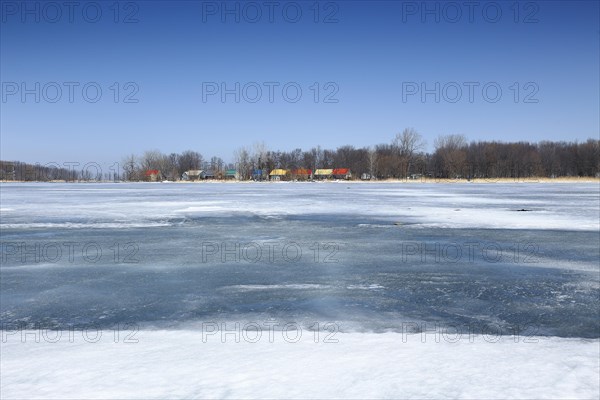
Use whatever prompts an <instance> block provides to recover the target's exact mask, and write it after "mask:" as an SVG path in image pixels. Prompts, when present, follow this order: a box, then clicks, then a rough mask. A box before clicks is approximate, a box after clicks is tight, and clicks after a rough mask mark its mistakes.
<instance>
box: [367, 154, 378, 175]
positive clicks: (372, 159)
mask: <svg viewBox="0 0 600 400" xmlns="http://www.w3.org/2000/svg"><path fill="white" fill-rule="evenodd" d="M368 164H369V175H370V178H371V179H375V178H376V177H377V151H376V150H375V149H374V148H373V147H369V152H368Z"/></svg>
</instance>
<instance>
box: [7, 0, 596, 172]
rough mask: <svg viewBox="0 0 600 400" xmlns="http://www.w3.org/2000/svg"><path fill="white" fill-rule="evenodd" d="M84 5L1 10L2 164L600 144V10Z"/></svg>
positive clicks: (555, 6) (586, 4) (18, 5)
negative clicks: (454, 144) (422, 145)
mask: <svg viewBox="0 0 600 400" xmlns="http://www.w3.org/2000/svg"><path fill="white" fill-rule="evenodd" d="M74 3H77V4H74ZM74 3H73V4H72V5H66V4H71V3H68V2H63V1H59V2H50V3H47V2H15V1H2V2H1V4H2V7H1V12H2V21H1V35H0V46H1V50H0V66H1V81H2V102H1V103H0V105H1V107H2V109H1V125H0V128H1V139H0V144H1V150H0V158H1V159H3V160H21V161H27V162H40V163H46V162H50V161H53V162H58V163H62V162H65V161H80V162H90V161H94V162H99V163H109V162H112V161H120V160H121V159H122V158H123V156H124V155H126V154H128V153H132V152H133V153H138V154H139V153H141V152H143V151H144V150H150V149H159V150H161V151H163V152H166V153H170V152H179V151H182V150H186V149H192V150H196V151H199V152H201V153H202V154H203V156H204V157H205V158H207V157H210V156H212V155H216V156H220V157H222V158H224V159H225V160H226V161H230V160H231V159H232V153H233V151H234V149H236V148H238V147H240V146H242V145H252V144H253V143H254V142H257V141H264V142H265V143H266V144H267V146H268V147H269V148H270V149H281V150H289V149H293V148H296V147H302V148H304V149H308V148H310V147H311V146H315V145H321V146H322V147H325V148H334V147H337V146H341V145H345V144H351V145H354V146H367V145H372V144H377V143H383V142H386V143H388V142H390V140H391V139H392V137H393V136H394V135H395V134H396V133H397V132H399V131H401V130H402V129H403V128H405V127H414V128H415V129H417V131H419V132H420V133H421V134H422V135H423V136H424V137H425V138H426V139H427V141H428V143H429V149H431V147H432V144H433V141H434V139H435V137H437V136H438V135H441V134H455V133H456V134H464V135H466V136H467V138H468V139H470V140H477V139H482V140H492V139H493V140H503V141H514V140H529V141H539V140H545V139H548V140H580V141H581V140H586V139H587V138H590V137H592V138H598V137H599V132H600V128H599V111H598V110H599V109H600V104H599V96H600V95H599V92H600V89H599V88H600V83H599V74H600V73H599V71H600V65H599V52H600V50H599V49H600V27H599V19H600V11H599V5H598V4H599V2H597V1H581V2H577V1H568V2H559V1H540V2H524V1H522V2H514V1H498V2H479V1H473V2H468V1H459V2H435V1H430V2H420V1H419V2H401V1H397V2H393V1H381V2H378V1H369V2H359V1H339V2H328V1H324V2H319V3H315V2H314V1H312V0H311V1H296V2H287V1H272V2H270V1H258V2H249V3H248V2H226V3H224V2H220V1H219V2H211V1H209V2H202V1H182V2H161V1H137V2H119V3H115V2H114V1H112V0H111V1H106V2H104V1H97V2H86V1H79V2H74ZM299 13H301V15H300V14H299ZM236 19H237V20H236ZM115 20H116V21H117V22H115ZM115 83H116V85H115ZM315 83H316V85H315ZM236 84H238V85H239V90H236ZM84 88H85V89H84ZM284 88H285V89H284ZM317 88H318V90H317ZM484 88H485V89H484ZM98 89H99V90H101V92H102V93H101V97H98V96H97V90H98ZM223 89H225V90H228V92H225V96H224V97H222V94H223ZM258 89H260V96H259V91H258ZM298 89H300V90H301V91H302V94H301V96H298V95H297V91H298ZM423 90H425V95H424V96H422V95H423ZM498 90H501V94H499V93H498ZM236 92H237V93H236ZM236 96H237V97H239V99H236ZM271 96H272V98H270V97H271ZM36 97H39V98H36ZM436 97H437V98H436ZM38 100H39V102H38ZM236 100H239V102H237V101H236ZM131 101H133V102H131ZM135 101H137V102H135Z"/></svg>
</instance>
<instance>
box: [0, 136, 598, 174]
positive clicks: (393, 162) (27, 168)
mask: <svg viewBox="0 0 600 400" xmlns="http://www.w3.org/2000/svg"><path fill="white" fill-rule="evenodd" d="M425 145H426V142H425V140H424V139H423V137H422V135H420V134H419V133H418V132H417V131H416V130H414V129H412V128H407V129H405V130H404V131H402V132H401V133H398V134H397V135H396V136H395V137H394V138H393V140H392V141H391V142H390V143H384V144H378V145H375V146H371V147H361V148H355V147H354V146H351V145H345V146H341V147H338V148H337V149H322V148H321V147H320V146H316V147H313V148H311V149H310V150H302V149H300V148H297V149H294V150H291V151H279V150H277V151H275V150H269V148H268V146H267V145H266V144H265V143H264V142H260V143H255V144H254V145H252V146H246V147H241V148H239V149H237V150H236V151H235V152H234V154H233V160H234V162H233V163H226V162H224V161H223V160H222V159H221V158H219V157H214V156H213V157H210V158H204V156H203V155H202V154H201V152H199V151H197V150H186V151H183V152H182V153H171V154H164V153H162V152H161V151H160V150H150V151H146V152H144V153H142V154H139V155H136V154H131V155H128V156H126V157H124V158H123V159H122V160H121V162H117V163H115V164H114V165H113V166H112V167H110V168H109V170H108V171H106V170H104V171H103V170H102V168H101V167H100V166H99V165H98V164H96V163H88V164H86V165H80V164H77V163H65V164H64V165H60V164H59V163H48V164H44V165H41V164H28V163H23V162H18V161H0V180H5V181H11V180H14V181H54V180H64V181H144V180H148V179H149V178H148V174H147V171H151V170H155V171H160V175H161V179H165V180H170V181H177V180H181V178H182V175H183V173H184V172H186V171H190V170H205V171H211V172H212V173H213V174H214V176H215V177H216V178H222V177H223V176H224V171H226V170H235V171H236V177H237V179H239V180H249V179H256V175H255V174H253V172H255V171H257V170H260V171H262V176H263V177H264V178H266V177H267V176H268V173H269V171H272V170H274V169H286V170H295V169H311V170H313V171H314V170H316V169H321V168H324V169H326V168H349V169H350V171H351V172H352V179H361V178H362V179H370V180H371V179H377V180H385V179H410V178H415V177H417V176H418V177H430V178H444V179H485V178H487V179H489V178H527V177H548V178H555V177H598V176H600V140H596V139H588V140H587V141H585V142H566V141H558V142H555V141H541V142H538V143H530V142H526V141H521V142H500V141H470V142H469V141H468V140H467V139H466V137H465V136H463V135H445V136H439V137H438V138H436V139H435V141H434V151H433V152H432V153H428V152H425ZM105 169H106V168H105Z"/></svg>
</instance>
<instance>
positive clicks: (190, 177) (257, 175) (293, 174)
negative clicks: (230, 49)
mask: <svg viewBox="0 0 600 400" xmlns="http://www.w3.org/2000/svg"><path fill="white" fill-rule="evenodd" d="M145 176H146V179H147V180H149V181H159V180H162V174H161V172H160V171H159V170H156V169H149V170H147V171H146V173H145ZM351 178H352V173H351V172H350V169H349V168H332V169H316V170H315V171H314V173H313V170H311V169H292V170H289V169H279V168H278V169H274V170H272V171H270V172H268V173H267V171H266V170H262V169H255V170H253V171H252V173H251V176H250V179H252V180H255V181H263V180H271V181H286V180H304V181H308V180H326V179H351ZM181 179H182V180H184V181H198V180H209V179H232V180H239V179H240V174H239V173H238V171H237V170H235V169H228V170H225V171H223V172H214V171H211V170H190V171H186V172H184V173H183V175H182V176H181Z"/></svg>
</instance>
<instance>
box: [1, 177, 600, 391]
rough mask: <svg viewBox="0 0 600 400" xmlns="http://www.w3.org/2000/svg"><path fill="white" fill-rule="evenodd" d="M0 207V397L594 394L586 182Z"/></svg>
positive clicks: (597, 271)
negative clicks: (0, 340)
mask: <svg viewBox="0 0 600 400" xmlns="http://www.w3.org/2000/svg"><path fill="white" fill-rule="evenodd" d="M0 200H1V202H0V217H1V221H0V233H1V248H0V251H1V256H2V258H1V266H0V289H1V290H0V300H1V301H0V319H1V323H2V332H1V333H2V343H1V344H0V345H1V347H0V350H1V354H0V355H1V357H0V378H1V379H0V397H2V398H7V399H8V398H164V397H185V398H223V397H228V398H324V397H329V398H469V399H473V398H586V399H587V398H598V396H600V382H599V380H600V378H599V376H600V365H599V363H600V361H599V360H600V341H599V338H600V322H599V321H600V314H599V312H600V311H599V310H600V265H599V261H600V250H599V248H600V232H599V230H600V188H599V186H598V184H597V183H590V184H550V183H544V184H486V185H474V184H411V185H406V184H361V183H346V182H336V183H304V184H303V183H279V184H243V185H224V184H189V185H186V184H180V185H173V184H4V183H3V184H1V185H0ZM520 210H526V211H520Z"/></svg>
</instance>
